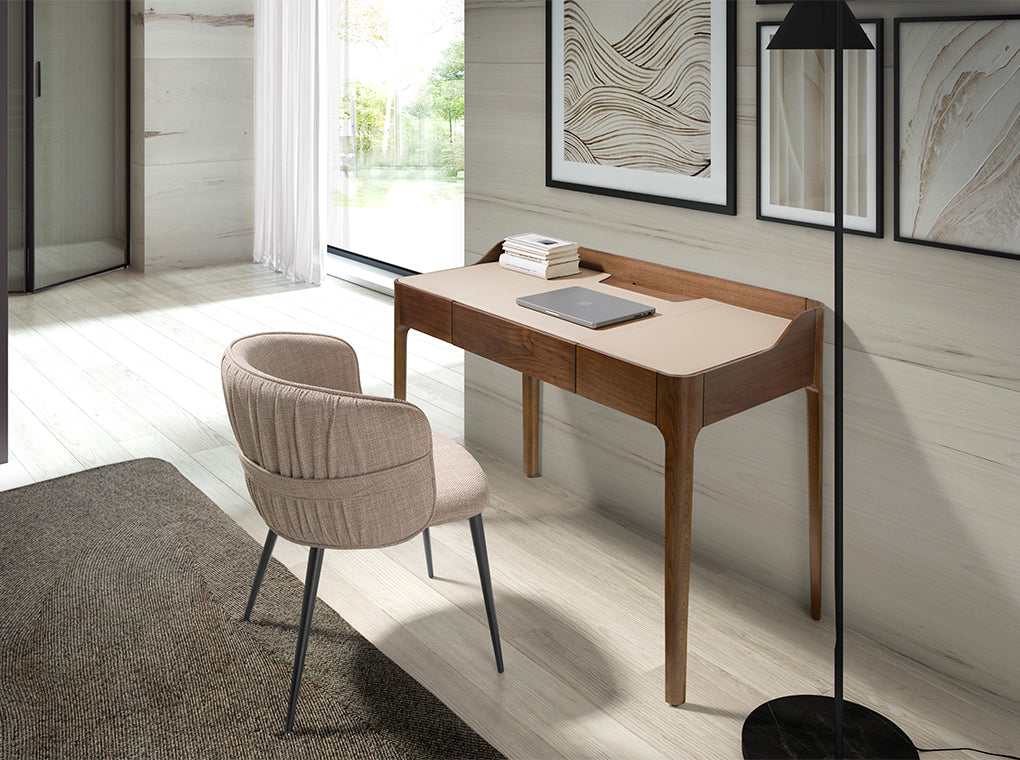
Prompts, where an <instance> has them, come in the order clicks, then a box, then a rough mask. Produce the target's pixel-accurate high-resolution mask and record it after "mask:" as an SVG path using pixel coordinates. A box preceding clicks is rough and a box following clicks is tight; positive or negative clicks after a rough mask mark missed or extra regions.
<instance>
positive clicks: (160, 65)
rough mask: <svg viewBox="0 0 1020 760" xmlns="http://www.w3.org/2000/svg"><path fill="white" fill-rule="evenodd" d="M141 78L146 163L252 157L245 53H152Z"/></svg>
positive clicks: (248, 64)
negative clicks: (173, 57)
mask: <svg viewBox="0 0 1020 760" xmlns="http://www.w3.org/2000/svg"><path fill="white" fill-rule="evenodd" d="M145 79H146V88H145V161H146V164H148V165H150V166H151V165H154V164H180V163H197V162H206V161H240V160H245V159H250V158H251V157H252V120H253V103H254V93H253V70H252V60H251V59H250V58H248V59H222V58H188V59H184V60H171V59H162V58H157V59H152V60H149V61H147V62H146V77H145Z"/></svg>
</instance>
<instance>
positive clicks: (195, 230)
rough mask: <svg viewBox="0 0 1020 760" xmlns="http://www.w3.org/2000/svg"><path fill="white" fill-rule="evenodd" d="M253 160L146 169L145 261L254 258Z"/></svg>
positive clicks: (159, 264)
mask: <svg viewBox="0 0 1020 760" xmlns="http://www.w3.org/2000/svg"><path fill="white" fill-rule="evenodd" d="M253 172H254V162H253V161H217V162H212V163H198V164H167V165H163V166H159V165H155V166H147V167H146V168H145V187H146V192H145V239H146V242H145V266H146V269H149V268H167V267H197V266H204V265H207V264H210V263H216V262H223V261H244V260H248V259H250V258H251V251H252V236H253V234H254V218H253V211H252V209H253V199H252V176H253Z"/></svg>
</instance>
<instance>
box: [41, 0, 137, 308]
mask: <svg viewBox="0 0 1020 760" xmlns="http://www.w3.org/2000/svg"><path fill="white" fill-rule="evenodd" d="M32 5H34V6H35V18H34V22H35V29H34V38H35V60H36V63H35V66H36V70H35V92H34V93H33V110H34V113H33V180H34V191H35V192H34V197H33V201H34V222H35V224H34V233H35V235H34V253H35V256H34V262H32V263H33V264H34V272H33V274H34V282H33V284H32V288H33V289H39V288H44V287H47V286H49V285H54V284H56V283H59V282H66V281H68V280H73V279H77V278H79V277H83V276H85V275H89V274H95V273H97V272H102V271H105V270H107V269H112V268H115V267H121V266H124V265H126V264H127V213H126V211H127V142H128V141H127V132H126V126H127V118H126V114H127V110H126V108H127V87H126V82H127V69H126V63H127V51H126V42H127V39H126V36H127V35H126V28H127V20H126V13H127V3H124V2H120V0H105V1H104V0H88V1H87V2H83V1H82V0H75V1H74V2H67V0H34V3H32Z"/></svg>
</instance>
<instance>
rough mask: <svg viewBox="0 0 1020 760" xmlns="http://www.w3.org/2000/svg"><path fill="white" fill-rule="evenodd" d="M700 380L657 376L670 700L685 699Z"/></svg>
mask: <svg viewBox="0 0 1020 760" xmlns="http://www.w3.org/2000/svg"><path fill="white" fill-rule="evenodd" d="M703 387H704V386H703V382H702V378H701V377H700V376H699V377H696V378H662V377H660V378H659V390H658V402H657V411H656V416H657V418H658V419H657V422H656V425H657V427H658V428H659V430H660V432H661V433H662V438H663V442H664V443H665V449H666V459H665V465H666V467H665V469H666V570H665V576H666V600H665V603H666V631H665V633H666V701H667V702H668V703H669V704H671V705H679V704H683V703H684V702H686V701H687V619H688V605H689V599H690V586H691V514H692V506H693V501H694V443H695V440H696V439H697V437H698V432H699V431H700V430H701V425H702V422H703V404H702V397H703V393H702V390H703Z"/></svg>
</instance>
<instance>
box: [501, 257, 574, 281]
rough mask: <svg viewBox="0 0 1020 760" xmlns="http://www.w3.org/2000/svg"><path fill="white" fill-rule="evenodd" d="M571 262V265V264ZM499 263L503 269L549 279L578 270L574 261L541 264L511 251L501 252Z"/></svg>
mask: <svg viewBox="0 0 1020 760" xmlns="http://www.w3.org/2000/svg"><path fill="white" fill-rule="evenodd" d="M571 264H573V266H571ZM499 265H500V266H501V267H503V268H504V269H512V270H513V271H515V272H522V273H523V274H531V275H534V276H536V277H544V278H545V279H547V280H551V279H553V278H555V277H563V276H566V275H571V274H577V273H578V272H579V271H581V270H580V268H579V265H578V264H577V263H575V262H562V263H559V264H543V263H542V262H538V261H533V260H530V259H522V258H520V257H518V256H515V255H514V254H512V253H502V254H500V256H499Z"/></svg>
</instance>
